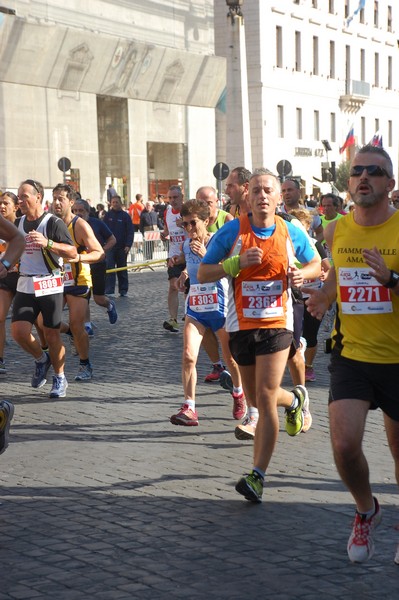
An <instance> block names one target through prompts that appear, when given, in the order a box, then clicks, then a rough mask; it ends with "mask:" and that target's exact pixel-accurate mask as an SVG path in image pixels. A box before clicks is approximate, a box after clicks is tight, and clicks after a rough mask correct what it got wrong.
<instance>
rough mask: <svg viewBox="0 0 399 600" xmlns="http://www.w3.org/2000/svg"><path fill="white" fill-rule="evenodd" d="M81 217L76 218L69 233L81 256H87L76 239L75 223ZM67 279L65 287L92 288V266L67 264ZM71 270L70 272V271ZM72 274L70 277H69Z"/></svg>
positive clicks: (69, 226)
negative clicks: (81, 286) (79, 286)
mask: <svg viewBox="0 0 399 600" xmlns="http://www.w3.org/2000/svg"><path fill="white" fill-rule="evenodd" d="M80 218H81V217H77V216H76V217H74V218H73V219H72V221H71V222H70V223H69V225H68V231H69V233H70V235H71V238H72V241H73V243H74V245H75V246H76V248H77V250H78V253H79V254H86V248H84V247H83V246H79V244H78V242H77V240H76V237H75V223H76V221H77V219H80ZM64 268H65V278H64V286H65V287H68V286H71V285H73V286H75V285H84V286H87V287H91V285H92V284H91V271H90V265H88V264H85V263H81V262H77V263H65V265H64ZM69 269H70V271H69ZM69 272H70V275H69Z"/></svg>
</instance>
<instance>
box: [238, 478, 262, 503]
mask: <svg viewBox="0 0 399 600" xmlns="http://www.w3.org/2000/svg"><path fill="white" fill-rule="evenodd" d="M236 490H237V492H238V493H239V494H241V495H242V496H244V497H245V498H246V499H247V500H249V501H250V502H262V494H263V479H262V477H261V476H260V475H259V474H258V473H257V472H256V471H251V472H250V474H249V475H244V477H241V479H240V480H239V482H238V483H237V485H236Z"/></svg>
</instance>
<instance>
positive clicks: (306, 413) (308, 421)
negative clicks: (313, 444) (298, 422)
mask: <svg viewBox="0 0 399 600" xmlns="http://www.w3.org/2000/svg"><path fill="white" fill-rule="evenodd" d="M296 389H297V390H298V391H299V392H301V393H302V394H303V395H304V397H305V401H304V403H303V408H302V412H303V427H302V433H306V432H307V431H309V429H310V428H311V426H312V421H313V419H312V415H311V414H310V410H309V404H310V400H309V394H308V390H307V389H306V388H305V386H304V385H297V386H296Z"/></svg>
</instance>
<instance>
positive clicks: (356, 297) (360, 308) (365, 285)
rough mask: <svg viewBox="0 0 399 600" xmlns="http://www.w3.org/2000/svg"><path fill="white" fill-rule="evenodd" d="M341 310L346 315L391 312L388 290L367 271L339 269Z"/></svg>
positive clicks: (351, 268)
mask: <svg viewBox="0 0 399 600" xmlns="http://www.w3.org/2000/svg"><path fill="white" fill-rule="evenodd" d="M338 277H339V279H338V283H339V293H340V298H341V310H342V312H343V313H344V314H347V315H375V314H384V313H391V312H392V310H393V309H392V300H391V293H390V290H389V289H387V288H385V287H384V286H383V285H381V284H380V283H378V281H377V280H376V279H374V277H372V276H371V275H370V273H369V269H358V268H354V267H350V268H347V267H340V268H339V271H338Z"/></svg>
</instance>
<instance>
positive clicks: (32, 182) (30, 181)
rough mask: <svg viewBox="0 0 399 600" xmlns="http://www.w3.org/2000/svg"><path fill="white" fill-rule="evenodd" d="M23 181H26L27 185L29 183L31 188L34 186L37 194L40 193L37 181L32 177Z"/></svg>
mask: <svg viewBox="0 0 399 600" xmlns="http://www.w3.org/2000/svg"><path fill="white" fill-rule="evenodd" d="M24 183H27V184H28V185H31V186H32V187H33V188H35V190H36V191H37V193H38V194H41V193H42V192H41V191H40V190H39V188H38V183H37V182H36V181H35V180H34V179H25V181H24Z"/></svg>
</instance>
